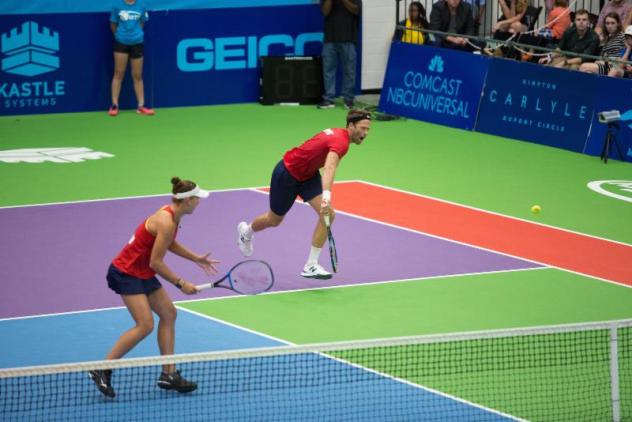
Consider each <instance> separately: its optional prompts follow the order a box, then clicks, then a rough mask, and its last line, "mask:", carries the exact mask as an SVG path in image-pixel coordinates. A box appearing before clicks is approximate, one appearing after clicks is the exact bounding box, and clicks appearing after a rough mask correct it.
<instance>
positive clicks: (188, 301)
mask: <svg viewBox="0 0 632 422" xmlns="http://www.w3.org/2000/svg"><path fill="white" fill-rule="evenodd" d="M548 269H549V268H548V267H537V268H517V269H512V270H496V271H482V272H478V273H460V274H445V275H432V276H426V277H417V278H398V279H394V280H381V281H369V282H366V283H350V284H342V285H335V286H320V287H308V288H305V289H292V290H275V291H271V292H265V293H260V294H258V295H257V296H267V295H278V294H285V293H301V292H312V291H318V290H335V289H346V288H349V287H358V288H359V287H363V286H377V285H380V284H392V283H408V282H414V281H421V280H441V279H444V278H457V277H461V276H463V277H467V276H477V275H489V274H503V273H515V272H521V271H537V270H548ZM247 297H251V296H247V295H239V294H237V295H231V296H219V297H207V298H204V299H203V298H200V299H187V300H179V301H177V302H175V303H177V304H186V303H194V302H205V301H213V300H222V299H237V298H247ZM0 321H2V320H0Z"/></svg>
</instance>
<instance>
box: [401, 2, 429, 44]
mask: <svg viewBox="0 0 632 422" xmlns="http://www.w3.org/2000/svg"><path fill="white" fill-rule="evenodd" d="M399 26H400V27H401V26H405V27H406V30H403V29H397V31H395V39H396V40H398V41H402V42H406V43H410V44H426V34H424V33H423V32H421V31H419V30H420V29H428V27H429V26H430V24H428V20H427V19H426V9H424V7H423V5H422V4H421V3H420V2H418V1H413V2H411V3H410V5H409V6H408V19H406V20H403V21H401V22H400V23H399Z"/></svg>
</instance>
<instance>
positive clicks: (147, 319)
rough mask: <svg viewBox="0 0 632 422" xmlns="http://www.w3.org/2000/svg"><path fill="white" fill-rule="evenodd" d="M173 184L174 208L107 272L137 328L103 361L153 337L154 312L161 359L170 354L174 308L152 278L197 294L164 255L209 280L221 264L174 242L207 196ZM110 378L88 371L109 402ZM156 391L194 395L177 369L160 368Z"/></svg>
mask: <svg viewBox="0 0 632 422" xmlns="http://www.w3.org/2000/svg"><path fill="white" fill-rule="evenodd" d="M171 184H172V185H173V189H172V192H173V198H172V200H171V201H172V203H171V204H170V205H165V206H164V207H162V208H160V209H159V210H158V211H156V212H155V213H154V214H153V215H151V216H150V217H148V218H147V219H146V220H145V221H144V222H142V223H141V224H140V225H139V226H138V228H137V229H136V232H135V233H134V235H133V236H132V238H131V239H130V241H129V242H128V243H127V245H125V247H124V248H123V249H122V250H121V252H119V254H118V255H117V256H116V258H114V260H113V261H112V263H111V265H110V268H109V269H108V274H107V281H108V286H109V287H110V289H112V290H114V291H115V292H116V293H118V294H119V295H121V298H122V299H123V303H125V306H127V309H128V310H129V313H130V314H131V315H132V318H134V321H135V322H136V325H135V326H134V327H133V328H131V329H130V330H128V331H127V332H125V333H124V334H123V335H121V337H120V338H119V339H118V341H117V342H116V344H114V347H113V348H112V350H110V353H108V355H107V356H106V359H107V360H109V359H119V358H121V357H123V356H124V355H125V354H126V353H127V352H129V351H130V350H131V349H132V348H134V346H136V344H138V342H140V341H141V340H142V339H143V338H145V337H147V335H149V333H151V331H152V330H153V328H154V318H153V315H152V311H154V312H155V313H156V314H158V316H159V317H160V322H159V324H158V346H159V347H160V354H161V355H172V354H173V353H174V344H175V322H176V308H175V306H174V305H173V302H172V301H171V298H170V297H169V294H168V293H167V291H166V290H165V289H163V288H162V286H161V284H160V282H159V281H158V279H157V278H156V274H158V275H160V276H161V277H162V278H164V279H165V280H167V281H169V282H170V283H172V284H173V285H175V286H176V287H177V288H178V289H180V290H181V291H182V292H183V293H185V294H188V295H192V294H195V293H197V292H198V289H197V288H196V287H195V285H193V284H192V283H190V282H188V281H186V280H183V279H182V278H181V277H179V276H178V275H177V274H176V273H174V272H173V271H172V270H171V269H170V268H169V267H168V266H167V264H165V262H164V256H165V254H166V253H167V250H169V251H171V252H173V253H174V254H176V255H178V256H181V257H183V258H185V259H188V260H189V261H193V262H195V263H196V264H198V265H199V266H200V267H201V268H202V269H203V270H204V272H205V273H206V274H208V275H210V274H214V273H216V272H217V269H216V267H215V265H216V264H218V263H219V261H217V260H214V259H210V258H209V255H210V253H207V254H206V255H198V254H196V253H193V252H191V251H190V250H189V249H187V248H186V247H184V246H183V245H182V244H180V243H179V242H177V241H176V240H175V238H176V235H177V233H178V226H179V224H180V220H181V219H182V217H184V216H185V215H187V214H192V213H193V211H194V210H195V208H196V207H197V206H198V203H199V201H200V200H199V198H207V197H208V195H209V192H208V191H205V190H203V189H200V188H199V186H197V185H196V184H195V183H193V182H191V181H189V180H180V179H179V178H178V177H174V178H172V179H171ZM111 376H112V371H111V370H98V371H90V378H92V380H93V381H94V382H95V383H96V385H97V387H98V388H99V391H101V392H102V393H103V394H105V395H106V396H108V397H114V389H113V388H112V384H111ZM158 387H160V388H163V389H166V390H176V391H178V392H180V393H188V392H191V391H193V390H195V389H196V388H197V384H195V383H194V382H190V381H187V380H186V379H184V377H182V376H181V375H180V372H179V371H176V370H175V365H163V372H162V374H161V375H160V377H159V378H158Z"/></svg>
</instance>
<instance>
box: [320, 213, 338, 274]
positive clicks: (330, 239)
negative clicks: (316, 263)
mask: <svg viewBox="0 0 632 422" xmlns="http://www.w3.org/2000/svg"><path fill="white" fill-rule="evenodd" d="M323 219H324V220H325V227H327V243H328V244H329V257H330V258H331V268H332V269H333V270H334V272H335V273H337V272H338V251H336V242H335V241H334V235H333V234H331V227H330V221H329V214H325V215H324V216H323Z"/></svg>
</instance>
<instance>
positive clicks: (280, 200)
mask: <svg viewBox="0 0 632 422" xmlns="http://www.w3.org/2000/svg"><path fill="white" fill-rule="evenodd" d="M321 193H323V184H322V182H321V180H320V173H319V172H316V174H315V175H313V176H312V177H311V178H309V179H307V180H305V181H304V182H299V181H298V180H296V179H295V178H294V176H292V175H291V174H290V172H289V171H287V168H285V164H283V160H281V161H279V163H278V164H277V165H276V167H275V168H274V171H273V172H272V180H271V181H270V209H271V210H272V212H273V213H275V214H276V215H285V214H287V212H288V211H289V210H290V208H292V205H294V201H295V200H296V197H297V196H300V197H301V198H302V199H303V201H305V202H307V201H310V200H312V199H314V198H316V197H317V196H318V195H320V194H321Z"/></svg>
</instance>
